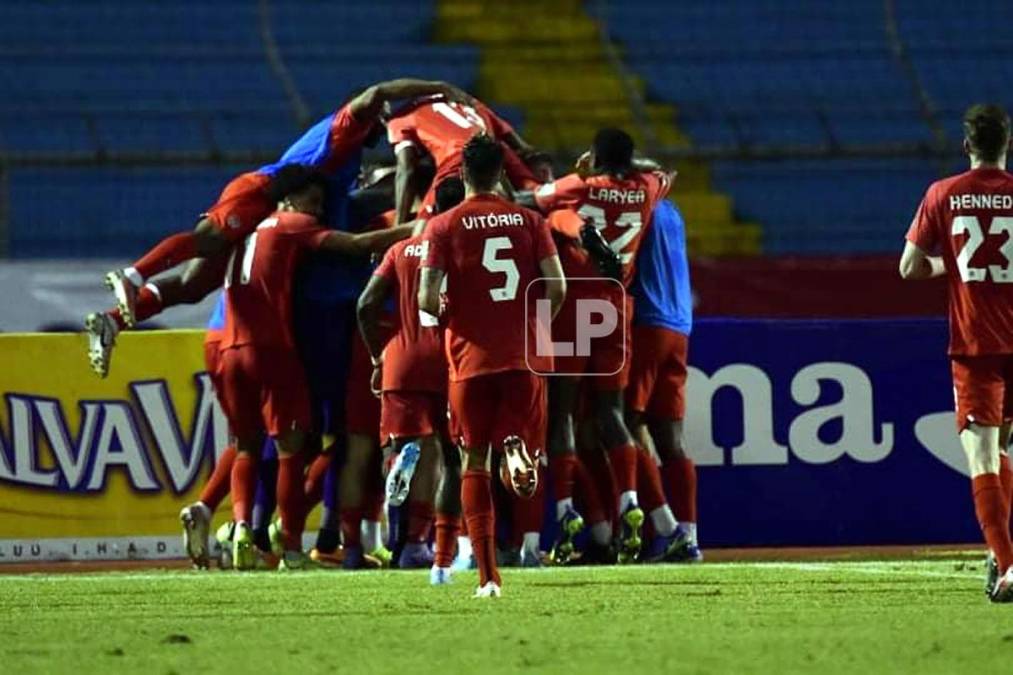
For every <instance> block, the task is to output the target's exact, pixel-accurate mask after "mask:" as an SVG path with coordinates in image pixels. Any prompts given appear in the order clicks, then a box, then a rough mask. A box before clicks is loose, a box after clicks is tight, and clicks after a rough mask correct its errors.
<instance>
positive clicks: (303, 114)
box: [257, 0, 312, 128]
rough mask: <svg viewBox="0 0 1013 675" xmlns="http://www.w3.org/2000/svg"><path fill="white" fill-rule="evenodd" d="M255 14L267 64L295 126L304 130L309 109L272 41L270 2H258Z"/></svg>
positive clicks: (263, 0)
mask: <svg viewBox="0 0 1013 675" xmlns="http://www.w3.org/2000/svg"><path fill="white" fill-rule="evenodd" d="M257 13H258V15H259V17H260V39H261V41H262V42H263V43H264V55H265V56H266V57H267V63H268V64H269V65H270V66H271V70H272V71H273V72H274V75H275V77H277V78H278V81H279V82H280V83H281V87H282V89H284V90H285V95H286V96H287V97H288V100H289V103H290V104H291V106H292V115H293V116H294V117H295V121H296V124H298V125H299V128H305V127H307V126H309V124H310V122H311V121H312V118H311V116H310V109H309V106H308V105H307V104H306V99H305V98H303V95H302V93H301V92H300V91H299V85H298V84H297V83H296V81H295V78H294V77H292V73H291V72H290V71H289V69H288V66H287V65H285V59H284V58H282V55H281V50H280V49H279V48H278V41H277V40H275V39H274V30H273V29H272V27H271V3H270V0H258V2H257Z"/></svg>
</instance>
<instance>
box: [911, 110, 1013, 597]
mask: <svg viewBox="0 0 1013 675" xmlns="http://www.w3.org/2000/svg"><path fill="white" fill-rule="evenodd" d="M1009 145H1010V119H1009V115H1007V114H1006V111H1005V110H1003V109H1002V108H1000V107H999V106H996V105H974V106H971V107H970V108H969V109H968V110H967V112H966V113H965V115H964V151H965V152H966V153H967V154H968V156H969V157H970V163H971V169H970V171H966V172H964V173H961V174H958V175H956V176H951V177H949V178H945V179H943V180H940V181H937V182H935V183H933V184H932V185H931V186H929V189H928V191H927V192H926V193H925V197H924V198H923V199H922V202H921V204H920V205H919V206H918V211H917V212H916V213H915V217H914V220H913V222H912V223H911V227H910V229H909V230H908V233H907V241H906V243H905V245H904V253H903V255H902V256H901V260H900V274H901V276H902V277H903V278H905V279H929V278H933V277H939V276H943V275H946V277H947V285H948V287H949V299H950V303H949V304H950V346H949V355H950V365H951V370H952V372H953V389H954V393H955V397H956V413H957V429H958V431H959V433H960V442H961V444H962V445H963V446H964V451H965V453H966V454H967V460H968V464H969V466H970V469H971V484H972V490H973V495H974V510H975V513H976V514H977V517H978V523H979V525H980V526H981V530H982V533H983V534H984V536H985V541H986V542H987V543H988V547H989V549H990V564H989V568H990V571H989V580H988V583H987V588H986V591H987V593H988V595H989V598H990V599H991V600H992V601H993V602H1013V543H1011V541H1010V531H1009V520H1010V503H1011V498H1013V472H1011V469H1010V462H1009V457H1008V456H1007V454H1006V453H1005V452H1004V449H1005V447H1006V445H1007V443H1008V442H1009V431H1010V421H1011V418H1013V286H1011V285H1010V284H1011V283H1013V245H1011V241H1013V176H1011V175H1010V174H1009V173H1007V172H1006V153H1007V151H1008V149H1009Z"/></svg>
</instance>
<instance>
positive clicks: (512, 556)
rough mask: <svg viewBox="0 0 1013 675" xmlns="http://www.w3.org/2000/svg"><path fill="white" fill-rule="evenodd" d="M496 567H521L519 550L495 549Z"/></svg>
mask: <svg viewBox="0 0 1013 675" xmlns="http://www.w3.org/2000/svg"><path fill="white" fill-rule="evenodd" d="M496 566H497V567H520V566H521V550H520V549H519V548H497V549H496Z"/></svg>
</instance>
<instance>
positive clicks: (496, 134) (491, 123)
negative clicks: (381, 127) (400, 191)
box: [387, 96, 513, 171]
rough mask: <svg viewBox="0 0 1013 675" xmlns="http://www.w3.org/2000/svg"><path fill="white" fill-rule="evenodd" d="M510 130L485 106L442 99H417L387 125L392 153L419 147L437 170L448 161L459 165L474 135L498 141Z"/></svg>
mask: <svg viewBox="0 0 1013 675" xmlns="http://www.w3.org/2000/svg"><path fill="white" fill-rule="evenodd" d="M512 131H513V127H511V126H510V125H509V124H508V123H507V122H506V121H504V120H503V119H501V118H500V117H499V116H498V115H496V113H494V112H493V111H492V110H490V109H489V108H488V107H487V106H486V105H484V104H482V103H480V102H477V101H476V102H475V106H474V107H472V106H469V105H463V104H461V103H448V102H447V101H445V100H444V99H443V97H442V96H436V97H432V96H431V97H427V98H423V99H419V100H417V101H415V102H414V103H413V104H412V105H410V106H408V107H407V108H406V109H404V110H403V111H399V112H398V113H397V114H396V115H395V116H394V117H393V118H392V119H391V120H390V121H388V122H387V137H388V140H390V144H391V145H393V146H394V152H395V154H396V153H397V151H398V150H400V149H401V148H402V147H404V146H405V145H420V146H422V147H423V148H424V149H425V150H426V152H428V153H429V154H430V155H432V156H433V162H434V163H435V164H436V168H437V171H439V169H440V168H441V167H443V166H444V165H445V164H446V163H447V162H448V161H455V162H460V157H461V150H462V149H463V148H464V146H465V144H467V142H468V141H470V140H471V137H472V136H474V135H475V134H479V133H483V132H484V133H488V134H489V135H490V136H492V137H493V138H501V137H502V136H504V135H507V134H509V133H511V132H512Z"/></svg>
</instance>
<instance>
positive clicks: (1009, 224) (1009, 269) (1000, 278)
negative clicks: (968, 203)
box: [950, 216, 1013, 284]
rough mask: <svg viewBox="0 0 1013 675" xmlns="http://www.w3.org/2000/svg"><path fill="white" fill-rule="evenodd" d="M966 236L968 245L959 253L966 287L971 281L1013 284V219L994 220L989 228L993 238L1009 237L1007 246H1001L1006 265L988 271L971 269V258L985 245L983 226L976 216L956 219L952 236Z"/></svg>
mask: <svg viewBox="0 0 1013 675" xmlns="http://www.w3.org/2000/svg"><path fill="white" fill-rule="evenodd" d="M965 233H966V234H967V242H965V243H964V247H963V248H962V249H960V251H959V252H958V253H957V269H958V270H959V271H960V280H961V281H963V282H964V283H965V284H966V283H970V282H972V281H985V280H986V279H988V277H989V276H991V277H992V281H994V282H996V283H997V284H1008V283H1013V218H1010V217H1005V216H1004V217H998V216H997V217H995V218H993V219H992V224H991V225H990V226H989V228H988V233H989V234H990V235H999V234H1005V235H1006V243H1004V244H1003V245H1002V248H1000V249H999V252H1000V253H1002V254H1003V256H1004V257H1005V258H1006V265H1005V266H1004V265H989V266H988V267H987V268H985V267H971V258H973V257H974V254H975V253H976V252H977V251H978V249H979V248H981V245H982V244H983V243H985V235H984V234H982V231H981V223H979V222H978V219H977V218H976V217H975V216H957V217H956V218H954V219H953V226H952V227H951V228H950V234H953V235H958V234H965Z"/></svg>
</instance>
